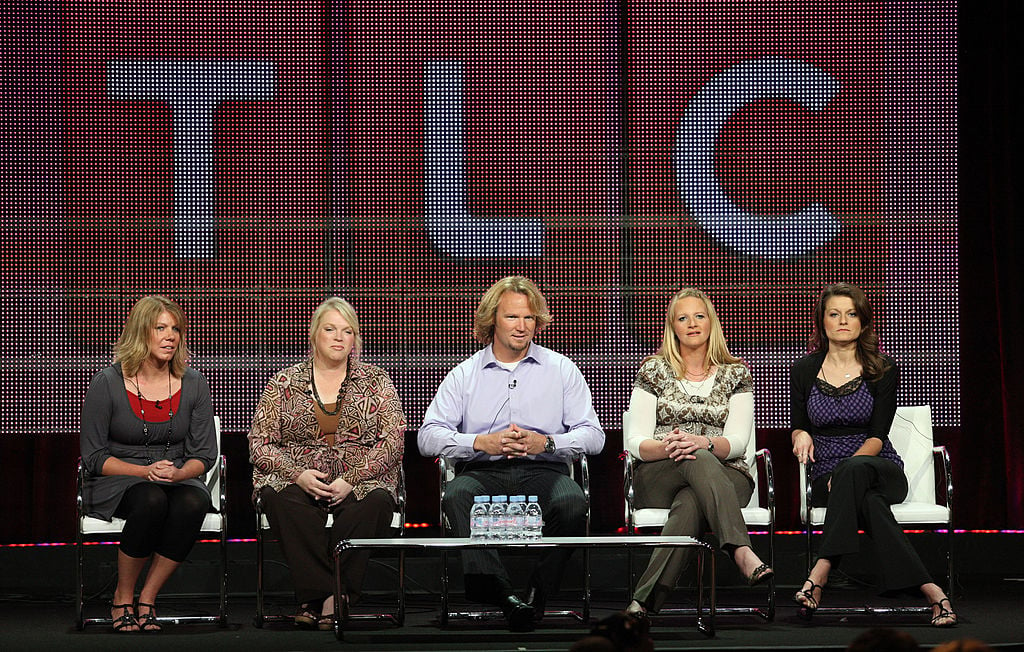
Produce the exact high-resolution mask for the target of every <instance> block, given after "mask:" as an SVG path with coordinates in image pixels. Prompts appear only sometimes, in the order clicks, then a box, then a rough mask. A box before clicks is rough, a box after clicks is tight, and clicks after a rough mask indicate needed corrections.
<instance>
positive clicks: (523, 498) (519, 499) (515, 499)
mask: <svg viewBox="0 0 1024 652" xmlns="http://www.w3.org/2000/svg"><path fill="white" fill-rule="evenodd" d="M511 500H512V502H514V503H525V502H526V496H512V498H511Z"/></svg>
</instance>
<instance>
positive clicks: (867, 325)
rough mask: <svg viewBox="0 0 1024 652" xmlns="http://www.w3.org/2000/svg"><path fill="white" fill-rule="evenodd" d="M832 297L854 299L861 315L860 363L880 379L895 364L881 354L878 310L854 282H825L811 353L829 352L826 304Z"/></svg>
mask: <svg viewBox="0 0 1024 652" xmlns="http://www.w3.org/2000/svg"><path fill="white" fill-rule="evenodd" d="M832 297H849V298H850V299H851V300H852V301H853V309H854V310H856V311H857V316H858V317H859V318H860V337H858V338H857V362H859V363H860V366H861V368H862V369H863V375H864V377H865V378H867V379H868V380H871V381H875V380H878V379H879V378H881V377H882V376H883V375H884V374H885V372H886V371H888V369H889V367H891V366H892V365H891V364H890V363H889V362H888V361H887V360H886V359H885V358H884V357H883V356H882V353H881V348H880V347H879V346H878V333H876V332H875V313H874V310H873V309H872V307H871V302H870V301H868V298H867V295H865V294H864V291H863V290H861V289H860V288H859V287H857V286H856V285H853V284H851V283H833V284H832V285H826V286H825V287H824V288H823V289H822V291H821V296H820V297H818V305H816V306H815V307H814V330H813V331H812V332H811V337H810V339H808V340H807V349H808V351H810V352H812V353H813V352H816V351H821V352H827V351H828V336H827V335H826V334H825V304H827V303H828V300H829V299H831V298H832Z"/></svg>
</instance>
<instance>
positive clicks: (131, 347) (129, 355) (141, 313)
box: [114, 294, 192, 378]
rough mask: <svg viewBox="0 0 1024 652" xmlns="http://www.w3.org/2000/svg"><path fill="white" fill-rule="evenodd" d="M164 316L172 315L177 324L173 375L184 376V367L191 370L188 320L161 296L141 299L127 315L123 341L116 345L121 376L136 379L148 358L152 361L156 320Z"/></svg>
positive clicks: (175, 305) (119, 340)
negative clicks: (178, 335)
mask: <svg viewBox="0 0 1024 652" xmlns="http://www.w3.org/2000/svg"><path fill="white" fill-rule="evenodd" d="M164 312H168V313H170V314H171V317H174V320H175V321H177V322H178V333H179V334H180V338H179V340H178V349H177V350H176V351H175V352H174V357H173V358H171V363H170V365H171V374H173V375H174V376H175V377H176V378H181V377H182V376H183V375H185V367H186V366H188V361H189V358H191V357H192V352H191V351H189V349H188V342H187V339H186V335H187V334H188V319H187V318H186V317H185V313H184V312H182V310H181V308H180V307H179V306H178V304H176V303H174V302H173V301H171V300H170V299H168V298H167V297H165V296H163V295H159V294H151V295H149V296H145V297H142V298H141V299H139V300H138V301H137V302H136V303H135V305H134V306H132V310H131V312H130V313H128V321H126V322H125V324H124V330H122V331H121V337H120V338H118V340H117V344H115V345H114V362H120V363H121V373H122V374H123V375H124V376H126V377H127V376H134V375H136V374H138V373H139V368H140V367H141V366H142V363H143V362H145V360H146V358H148V357H149V338H150V335H151V331H152V330H153V327H154V326H156V320H157V318H158V317H160V315H161V314H163V313H164Z"/></svg>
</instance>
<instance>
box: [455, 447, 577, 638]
mask: <svg viewBox="0 0 1024 652" xmlns="http://www.w3.org/2000/svg"><path fill="white" fill-rule="evenodd" d="M437 463H438V470H439V471H440V483H441V491H440V500H439V501H438V513H439V515H440V517H439V518H440V520H439V522H440V523H441V529H442V530H443V532H444V535H445V536H451V525H450V524H449V523H448V519H447V518H446V517H445V515H444V497H445V494H446V493H447V491H448V483H449V482H451V481H452V480H454V479H455V460H452V459H449V458H447V457H445V456H443V455H442V456H439V457H438V458H437ZM567 464H568V466H569V476H570V477H572V478H573V479H574V480H576V482H577V483H579V485H580V488H581V489H582V490H583V499H584V500H585V501H586V513H587V525H586V535H587V536H590V467H589V466H588V465H587V456H586V455H583V454H581V455H578V456H576V457H575V458H574V459H572V460H570V461H569V462H567ZM590 598H591V590H590V549H589V548H584V549H583V612H582V613H580V612H578V611H573V610H561V611H558V610H556V611H552V610H547V611H545V612H544V616H545V617H548V616H569V617H572V618H575V619H577V620H579V621H581V622H589V620H590ZM501 616H503V614H502V612H501V611H457V612H452V611H450V610H449V609H448V552H447V551H442V553H441V615H440V618H439V620H440V623H441V626H442V627H445V626H447V624H448V619H449V618H491V617H501Z"/></svg>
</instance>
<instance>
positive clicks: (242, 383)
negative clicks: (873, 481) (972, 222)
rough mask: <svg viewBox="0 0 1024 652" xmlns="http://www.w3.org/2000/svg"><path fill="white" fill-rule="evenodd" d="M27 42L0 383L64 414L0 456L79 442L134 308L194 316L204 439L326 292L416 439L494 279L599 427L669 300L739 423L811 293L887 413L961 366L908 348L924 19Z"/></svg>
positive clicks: (768, 399) (787, 15)
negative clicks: (698, 297)
mask: <svg viewBox="0 0 1024 652" xmlns="http://www.w3.org/2000/svg"><path fill="white" fill-rule="evenodd" d="M44 15H45V16H52V17H39V18H38V24H35V25H33V29H34V30H36V31H37V32H40V31H41V33H43V34H45V35H46V36H45V38H43V39H39V40H38V41H37V42H42V43H45V46H43V47H35V48H33V47H26V48H25V49H24V52H23V54H24V55H25V57H24V59H23V60H24V62H25V63H24V65H23V66H22V67H19V68H18V71H19V73H18V74H19V75H22V76H23V78H20V79H11V80H8V81H9V83H8V84H7V87H8V88H9V89H15V90H17V89H21V90H22V91H23V92H20V93H18V94H17V99H5V104H7V105H9V106H11V107H14V109H15V110H13V111H6V112H5V116H4V123H3V125H2V126H0V129H2V130H3V131H2V134H3V138H4V140H3V147H4V150H5V151H4V157H5V159H6V160H7V161H8V165H6V167H8V168H9V169H10V170H12V171H14V172H15V173H17V174H18V175H19V176H20V177H21V178H22V181H20V182H19V183H18V184H16V185H17V187H18V188H19V191H18V192H16V193H13V194H11V195H10V196H9V198H8V202H7V206H6V208H5V209H4V211H3V213H2V217H3V221H4V224H3V229H4V234H5V243H4V245H3V247H4V256H3V262H2V264H3V270H2V271H3V273H4V276H5V284H4V287H3V290H2V292H3V295H4V296H3V304H4V305H3V307H2V308H0V310H2V312H0V315H2V316H3V321H4V324H3V325H4V329H5V331H6V333H7V337H5V338H4V342H3V344H2V347H3V350H2V357H0V365H2V366H3V369H2V373H0V383H3V384H4V385H5V386H6V387H4V393H5V395H7V396H12V395H15V394H14V393H19V394H23V393H24V392H26V391H29V392H33V393H39V394H42V395H57V396H59V397H60V400H59V401H55V402H53V403H52V404H50V405H47V406H46V407H45V409H43V408H42V407H40V406H34V407H31V406H30V405H29V404H28V403H26V404H24V405H22V404H18V405H17V406H16V407H11V406H9V407H8V409H6V410H3V411H0V427H2V428H3V429H4V432H8V433H16V432H26V433H37V432H39V433H67V432H74V431H75V429H76V427H77V423H78V411H79V407H80V405H81V400H82V397H83V396H84V392H85V389H86V386H87V383H88V379H89V378H90V377H91V375H92V374H93V373H94V372H95V371H96V370H97V369H98V368H100V367H101V366H103V365H104V364H106V363H107V362H109V358H110V354H109V351H110V346H111V344H112V342H113V341H114V340H115V339H116V337H117V334H118V332H119V330H120V326H121V324H122V323H123V320H124V318H125V317H126V315H127V311H128V309H129V308H130V306H131V304H132V303H133V302H134V301H135V300H136V299H137V298H138V296H140V295H141V294H145V293H153V292H160V293H166V294H169V295H170V296H172V297H174V298H175V299H176V300H178V301H179V302H180V303H181V304H182V306H183V308H184V309H185V311H186V313H187V314H188V315H189V317H190V318H191V320H192V324H193V330H192V333H191V338H190V343H191V347H192V349H193V351H194V353H195V359H194V365H195V366H196V367H197V368H199V369H200V370H201V371H202V372H203V373H205V374H206V375H207V377H208V378H209V380H210V383H211V386H212V389H213V392H214V403H215V407H216V410H217V412H218V413H219V414H221V415H222V418H223V421H224V425H225V428H226V429H227V430H228V431H241V430H245V429H246V428H247V427H248V423H249V420H250V418H251V414H252V411H253V408H254V406H255V403H256V400H257V399H258V397H259V395H260V393H261V391H262V388H263V385H264V383H265V382H266V380H267V378H268V377H269V376H270V375H271V374H272V373H273V372H274V371H275V370H276V369H278V368H281V367H283V366H285V365H287V364H291V363H292V362H293V361H295V360H297V359H299V358H300V357H301V356H302V355H303V354H304V352H305V350H306V345H305V342H306V336H305V331H306V328H307V323H308V317H309V315H310V313H311V311H312V309H313V308H314V307H315V305H316V304H317V303H318V302H319V301H320V300H321V299H322V298H323V297H324V296H325V295H326V294H330V293H337V294H341V295H343V296H346V297H347V298H349V299H350V300H351V301H352V302H353V304H354V305H355V306H356V308H357V310H358V311H359V313H360V316H361V318H362V319H363V331H364V339H365V352H364V355H365V357H366V358H367V359H369V360H370V361H372V362H374V363H377V364H380V365H382V366H383V367H385V368H386V369H387V370H388V371H389V372H391V374H392V376H393V377H394V379H395V382H396V385H397V386H398V389H399V392H400V394H401V396H402V399H403V402H404V405H405V408H406V411H407V414H408V416H409V421H410V427H416V426H418V424H419V422H420V419H421V418H422V415H423V412H424V410H425V409H426V406H427V404H428V403H429V401H430V398H431V396H432V394H433V391H434V390H435V388H436V387H437V384H438V383H439V382H440V380H441V378H442V377H443V375H444V373H446V372H447V370H448V369H450V368H451V367H452V366H453V365H454V364H456V363H457V362H458V361H459V360H461V359H462V358H464V357H465V356H467V355H468V354H470V353H471V352H472V351H474V350H475V349H476V348H477V345H476V344H475V343H474V342H473V340H472V338H471V335H470V331H471V314H472V310H473V308H474V307H475V305H476V301H477V300H478V298H479V296H480V294H481V293H482V291H483V290H484V289H485V288H486V287H487V286H488V285H490V283H491V282H493V281H494V280H495V279H497V278H499V277H501V276H505V275H508V274H525V275H528V276H530V277H532V278H534V279H535V280H536V281H537V282H538V283H539V284H540V286H541V287H542V289H543V290H544V291H545V292H546V294H547V296H548V298H549V301H550V303H551V308H552V311H553V313H554V317H555V321H554V323H553V324H552V325H551V327H550V328H549V329H548V330H547V331H546V332H545V333H543V334H542V335H541V336H540V338H539V340H540V341H541V342H542V343H544V344H546V345H548V346H551V347H553V348H556V349H558V350H560V351H563V352H565V353H567V354H568V355H570V356H571V357H572V358H573V359H575V360H576V361H577V362H578V363H579V365H580V366H581V368H582V369H583V372H584V374H585V375H586V376H587V378H588V380H589V382H590V385H591V387H592V389H593V390H594V394H595V401H596V403H597V408H598V412H599V415H600V416H601V419H602V421H603V422H604V423H605V424H606V425H607V426H609V427H612V428H614V427H618V425H619V423H620V415H621V412H622V410H623V409H624V408H625V407H626V404H627V401H628V396H629V391H630V388H631V384H632V378H633V375H634V373H635V370H636V368H637V366H638V364H639V361H640V359H641V358H642V356H643V355H645V354H647V353H650V352H652V351H653V350H654V349H655V348H656V346H657V338H658V337H659V334H660V331H661V323H662V320H663V315H664V309H665V303H666V301H667V299H668V298H669V297H670V296H671V294H672V293H673V291H674V290H676V289H677V288H678V287H679V286H680V285H683V284H687V285H697V286H699V287H702V288H703V289H705V290H706V291H707V292H708V293H709V294H710V295H711V297H712V298H713V299H714V300H715V301H716V304H717V307H718V309H719V313H720V315H721V317H722V319H723V322H724V326H725V329H726V335H727V337H728V339H729V341H730V343H731V346H732V349H733V351H734V353H737V354H739V355H742V356H743V357H744V358H745V359H746V360H748V362H749V363H750V365H751V368H752V371H753V374H754V379H755V385H756V389H757V412H758V425H760V426H762V427H777V428H782V427H786V426H787V425H788V376H787V368H788V365H789V364H790V362H792V360H793V359H795V358H796V357H797V356H798V355H799V354H800V352H801V351H802V350H803V346H804V342H805V341H806V338H807V335H808V334H809V331H810V311H811V307H812V305H813V301H814V297H815V295H816V293H817V291H818V290H819V289H820V288H821V286H822V285H823V284H824V283H827V282H831V281H836V280H849V281H852V282H855V283H858V284H861V285H862V286H863V287H865V289H866V290H867V292H868V294H869V295H870V296H871V298H872V299H873V300H874V301H875V303H876V307H877V309H878V310H877V312H878V315H879V321H880V328H881V331H882V334H883V345H884V346H885V348H886V349H887V351H888V352H890V353H891V354H892V355H893V356H894V357H896V358H897V360H898V361H899V362H900V363H901V366H902V369H903V385H902V387H901V394H902V396H901V402H902V403H906V404H919V403H929V404H931V405H932V406H933V409H934V415H935V419H936V423H937V424H938V425H957V424H958V423H959V414H960V407H959V387H958V384H957V383H958V381H957V380H956V379H958V378H959V374H958V366H959V354H958V343H957V337H958V335H957V332H956V331H954V330H953V328H952V326H951V325H950V324H951V323H952V321H950V320H945V319H942V318H941V317H940V318H939V319H935V316H941V315H946V314H950V313H955V312H956V310H957V286H956V279H957V242H956V222H957V215H956V68H955V61H956V40H955V33H956V6H955V3H954V2H952V1H949V0H946V1H937V2H922V3H911V2H905V3H904V2H889V3H874V2H870V3H869V2H841V1H838V0H835V1H824V0H823V1H817V2H811V1H808V2H799V1H797V2H778V3H771V2H769V3H765V2H745V1H735V0H731V1H721V2H710V1H705V2H676V3H664V2H619V3H610V2H598V1H593V2H588V1H580V2H574V3H558V2H540V1H529V2H516V3H510V2H490V1H488V2H482V1H470V0H465V1H463V2H458V1H455V2H452V1H445V2H414V3H385V2H364V1H352V2H335V3H324V2H308V1H302V0H298V1H295V2H289V3H248V4H246V3H234V2H213V1H210V2H199V3H195V2H188V3H186V2H180V3H175V2H170V3H169V2H134V3H126V4H120V5H116V6H114V7H112V6H111V5H110V3H107V2H100V1H98V0H96V1H93V0H75V1H69V2H64V3H61V4H60V6H59V11H58V7H57V5H55V6H54V11H52V12H49V13H46V12H41V13H40V16H44ZM36 38H37V39H38V38H39V37H38V36H37V37H36ZM9 70H10V69H9ZM4 74H5V75H6V76H11V75H12V73H11V72H10V71H8V72H5V73H4ZM38 76H42V77H43V78H46V79H48V80H51V81H52V82H54V83H53V85H52V86H51V87H52V88H54V89H58V90H55V91H54V92H52V93H50V94H47V93H46V92H45V91H38V90H35V89H36V87H35V86H33V84H31V83H30V82H29V81H28V80H29V79H30V78H36V77H38ZM12 97H14V96H12ZM40 116H42V118H41V117H40ZM47 116H49V117H51V118H52V120H48V119H43V118H45V117H47ZM26 125H39V127H38V128H37V127H33V128H31V129H29V128H26ZM5 174H6V173H5ZM27 178H31V179H33V181H32V183H28V182H27V181H25V179H27ZM937 376H941V377H944V378H948V379H949V380H948V381H947V382H945V383H943V384H941V385H940V386H937V385H936V383H935V382H934V378H935V377H937Z"/></svg>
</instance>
